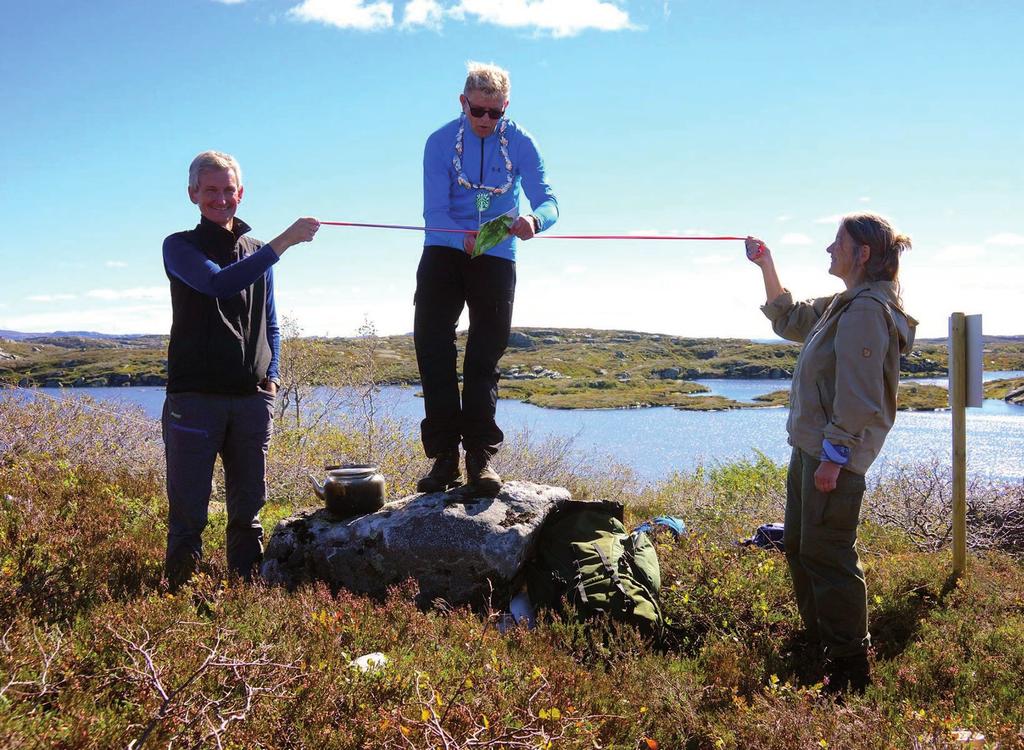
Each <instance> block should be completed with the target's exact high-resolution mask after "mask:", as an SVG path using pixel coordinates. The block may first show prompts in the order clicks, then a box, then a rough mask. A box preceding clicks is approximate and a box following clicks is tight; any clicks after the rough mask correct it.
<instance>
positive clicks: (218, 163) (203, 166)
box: [188, 151, 242, 190]
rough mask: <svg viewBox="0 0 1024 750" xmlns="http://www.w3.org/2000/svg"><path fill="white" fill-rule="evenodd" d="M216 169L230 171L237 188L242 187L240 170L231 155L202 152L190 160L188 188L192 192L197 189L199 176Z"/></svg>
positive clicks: (236, 161) (220, 152)
mask: <svg viewBox="0 0 1024 750" xmlns="http://www.w3.org/2000/svg"><path fill="white" fill-rule="evenodd" d="M216 169H230V170H231V171H232V172H234V173H235V182H237V183H238V185H239V187H241V185H242V168H241V167H240V166H239V165H238V160H237V159H235V157H233V156H232V155H231V154H225V153H224V152H223V151H204V152H203V153H201V154H199V156H197V157H196V158H195V159H193V160H192V164H191V165H189V168H188V186H189V187H190V188H192V189H193V190H198V189H199V175H201V174H202V173H203V172H208V171H212V170H216Z"/></svg>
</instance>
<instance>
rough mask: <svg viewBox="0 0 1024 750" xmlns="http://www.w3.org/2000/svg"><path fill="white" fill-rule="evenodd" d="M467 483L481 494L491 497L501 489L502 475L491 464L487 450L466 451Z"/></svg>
mask: <svg viewBox="0 0 1024 750" xmlns="http://www.w3.org/2000/svg"><path fill="white" fill-rule="evenodd" d="M466 484H468V485H469V486H470V487H472V488H473V490H475V491H476V492H478V493H479V494H481V495H489V496H491V497H493V496H495V495H497V494H498V492H499V491H500V490H501V477H500V476H498V472H496V471H495V470H494V467H492V466H491V457H490V456H488V455H487V451H482V450H472V451H466Z"/></svg>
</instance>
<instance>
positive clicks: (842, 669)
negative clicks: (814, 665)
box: [822, 654, 871, 700]
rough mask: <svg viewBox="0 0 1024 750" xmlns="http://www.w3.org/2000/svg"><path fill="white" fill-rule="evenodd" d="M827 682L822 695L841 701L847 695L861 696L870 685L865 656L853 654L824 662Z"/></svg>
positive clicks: (868, 665)
mask: <svg viewBox="0 0 1024 750" xmlns="http://www.w3.org/2000/svg"><path fill="white" fill-rule="evenodd" d="M825 676H826V677H827V679H828V682H827V683H826V684H825V688H824V690H822V692H823V693H825V694H826V695H831V696H834V697H835V698H836V700H841V699H842V697H843V696H844V695H846V694H847V693H856V694H857V695H863V694H864V691H865V690H867V688H868V685H870V684H871V665H870V664H869V663H868V657H867V654H854V655H852V656H840V657H837V658H835V659H828V660H827V661H826V662H825Z"/></svg>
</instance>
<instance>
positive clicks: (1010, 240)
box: [985, 232, 1024, 247]
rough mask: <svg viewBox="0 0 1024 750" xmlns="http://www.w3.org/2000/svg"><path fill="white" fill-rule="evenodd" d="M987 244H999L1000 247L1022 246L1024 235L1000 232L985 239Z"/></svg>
mask: <svg viewBox="0 0 1024 750" xmlns="http://www.w3.org/2000/svg"><path fill="white" fill-rule="evenodd" d="M985 244H986V245H999V246H1000V247H1020V246H1021V245H1024V235H1022V234H1014V233H1013V232H1000V233H999V234H994V235H992V236H991V237H989V238H988V239H987V240H985Z"/></svg>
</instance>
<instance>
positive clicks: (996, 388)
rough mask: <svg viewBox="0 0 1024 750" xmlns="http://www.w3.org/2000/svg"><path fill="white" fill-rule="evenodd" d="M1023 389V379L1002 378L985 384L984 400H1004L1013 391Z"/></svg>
mask: <svg viewBox="0 0 1024 750" xmlns="http://www.w3.org/2000/svg"><path fill="white" fill-rule="evenodd" d="M1021 388H1024V378H1004V379H1002V380H992V381H990V382H988V383H985V388H984V392H985V398H1000V399H1004V398H1006V397H1007V396H1009V395H1010V394H1011V393H1013V392H1014V391H1019V390H1020V389H1021Z"/></svg>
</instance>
